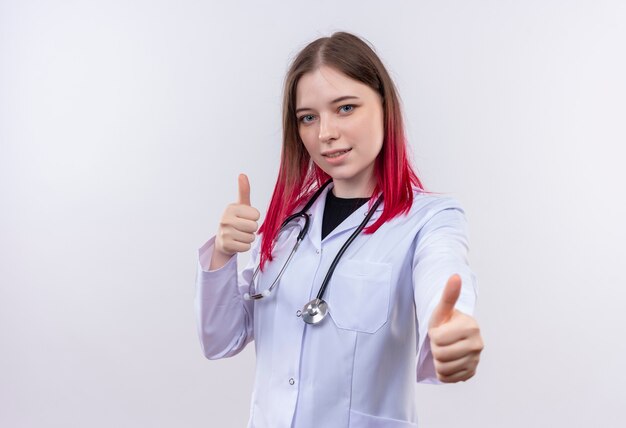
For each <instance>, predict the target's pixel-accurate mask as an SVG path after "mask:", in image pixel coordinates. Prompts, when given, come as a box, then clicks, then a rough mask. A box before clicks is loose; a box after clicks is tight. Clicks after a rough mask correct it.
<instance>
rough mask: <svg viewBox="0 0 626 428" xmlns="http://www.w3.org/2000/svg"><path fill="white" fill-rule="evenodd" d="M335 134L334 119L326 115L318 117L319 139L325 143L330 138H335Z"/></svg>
mask: <svg viewBox="0 0 626 428" xmlns="http://www.w3.org/2000/svg"><path fill="white" fill-rule="evenodd" d="M337 134H338V131H337V126H336V125H335V123H334V121H333V120H332V119H330V118H328V117H325V118H322V117H320V135H319V139H320V141H321V142H323V143H325V142H327V141H330V140H336V139H337V137H338V135H337Z"/></svg>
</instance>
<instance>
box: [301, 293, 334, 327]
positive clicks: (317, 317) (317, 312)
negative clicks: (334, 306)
mask: <svg viewBox="0 0 626 428" xmlns="http://www.w3.org/2000/svg"><path fill="white" fill-rule="evenodd" d="M327 313H328V303H326V302H325V301H324V300H322V299H313V300H311V301H310V302H309V303H307V304H306V305H304V308H303V309H302V319H303V320H304V322H305V323H307V324H317V323H319V322H320V321H322V320H323V319H324V317H325V316H326V314H327Z"/></svg>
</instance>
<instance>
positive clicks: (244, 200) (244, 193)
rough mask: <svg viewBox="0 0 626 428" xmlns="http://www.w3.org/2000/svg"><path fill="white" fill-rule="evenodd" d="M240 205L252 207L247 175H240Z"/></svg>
mask: <svg viewBox="0 0 626 428" xmlns="http://www.w3.org/2000/svg"><path fill="white" fill-rule="evenodd" d="M239 203H240V204H243V205H248V206H250V182H249V181H248V176H247V175H246V174H239Z"/></svg>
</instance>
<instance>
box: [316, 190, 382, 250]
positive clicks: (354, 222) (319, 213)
mask: <svg viewBox="0 0 626 428" xmlns="http://www.w3.org/2000/svg"><path fill="white" fill-rule="evenodd" d="M333 187H334V183H330V184H329V185H328V186H326V188H325V189H324V190H323V191H322V193H321V194H320V195H319V197H318V198H317V199H316V200H315V202H313V205H312V206H311V207H310V208H309V210H308V211H307V213H309V215H310V216H311V220H310V221H311V226H310V230H309V233H307V235H308V238H309V239H310V241H311V243H312V244H313V245H314V246H315V248H317V249H318V250H319V249H321V245H322V242H326V241H328V240H329V239H333V238H334V237H335V236H338V235H340V234H343V233H345V232H347V231H353V230H354V229H356V228H357V227H358V226H359V224H361V222H362V221H363V219H364V218H365V216H366V215H367V212H368V208H369V207H368V205H369V202H366V203H365V204H363V205H361V206H360V207H359V208H357V210H356V211H354V212H353V213H352V214H350V215H349V216H348V217H347V218H346V219H345V220H344V221H343V222H341V224H339V225H338V226H337V227H336V228H335V229H334V230H333V231H332V232H330V233H329V234H328V235H327V236H326V237H325V238H324V240H323V241H322V239H321V238H322V222H323V219H324V207H325V206H326V195H327V194H328V192H330V191H331V189H332V188H333ZM384 205H385V201H384V200H383V201H382V202H381V203H380V205H378V207H377V208H376V211H375V212H374V214H373V215H372V218H370V220H369V222H368V223H367V226H370V225H372V224H373V223H374V222H375V221H376V220H377V219H378V217H380V214H381V213H382V211H383V209H384ZM361 233H363V232H361Z"/></svg>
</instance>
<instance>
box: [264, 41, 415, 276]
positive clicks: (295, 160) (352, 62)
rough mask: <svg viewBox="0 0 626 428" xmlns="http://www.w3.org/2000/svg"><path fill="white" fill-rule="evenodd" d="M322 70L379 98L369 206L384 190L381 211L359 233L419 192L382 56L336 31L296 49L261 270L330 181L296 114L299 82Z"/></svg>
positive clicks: (395, 211) (399, 211) (288, 80)
mask: <svg viewBox="0 0 626 428" xmlns="http://www.w3.org/2000/svg"><path fill="white" fill-rule="evenodd" d="M321 66H328V67H331V68H333V69H335V70H337V71H340V72H342V73H343V74H345V75H346V76H348V77H350V78H352V79H354V80H357V81H359V82H362V83H364V84H366V85H367V86H369V87H370V88H372V89H373V90H375V91H376V92H378V93H379V94H380V95H381V97H382V100H383V114H384V119H383V120H384V140H383V145H382V149H381V151H380V153H379V154H378V157H377V158H376V161H375V164H374V176H375V178H376V186H375V187H374V192H373V194H372V197H371V198H370V201H369V206H370V207H371V206H372V204H373V203H374V200H375V198H374V196H376V195H377V194H378V193H379V192H382V194H383V198H384V208H383V212H382V214H381V216H380V217H379V218H378V220H377V221H375V222H374V223H373V224H372V225H370V226H368V227H366V228H365V229H363V233H365V234H370V233H374V232H375V231H376V230H377V229H378V228H379V227H380V226H381V225H382V224H383V223H385V222H386V221H388V220H391V219H392V218H394V217H396V216H398V215H400V214H402V213H405V212H408V211H409V209H410V208H411V205H412V204H413V187H417V188H418V189H420V190H423V186H422V183H421V182H420V180H419V178H418V177H417V175H416V174H415V172H414V171H413V168H412V167H411V162H410V159H409V158H408V156H407V144H406V139H405V135H404V125H403V120H402V112H401V109H400V100H399V97H398V94H397V92H396V88H395V85H394V83H393V81H392V80H391V78H390V77H389V74H388V73H387V70H386V69H385V67H384V65H383V63H382V62H381V60H380V58H378V56H377V55H376V53H375V52H374V51H373V49H372V48H371V47H370V46H369V45H368V44H367V43H365V42H364V41H363V40H361V39H360V38H359V37H357V36H355V35H352V34H350V33H346V32H336V33H334V34H333V35H331V36H330V37H322V38H319V39H317V40H315V41H313V42H311V43H310V44H309V45H307V46H306V47H305V48H304V49H302V51H300V53H299V54H298V55H297V56H296V58H295V59H294V61H293V63H292V64H291V67H290V68H289V71H288V72H287V75H286V77H285V86H284V92H283V146H282V153H281V159H280V168H279V172H278V179H277V180H276V185H275V186H274V193H273V195H272V199H271V201H270V205H269V208H268V210H267V215H266V217H265V220H264V222H263V224H262V225H261V227H260V229H259V233H262V234H263V235H262V241H261V260H260V266H261V270H263V266H264V264H265V262H266V261H267V260H269V261H272V254H271V253H272V248H273V245H274V239H275V237H276V235H277V233H278V230H279V229H280V226H281V224H282V222H283V220H284V219H285V218H286V217H287V216H288V215H289V214H292V213H293V212H294V211H295V208H297V207H298V206H299V205H301V204H302V205H303V204H304V203H305V202H306V201H307V200H308V199H309V198H310V197H311V195H312V194H313V193H314V192H315V190H317V189H318V188H319V187H320V186H321V185H322V184H324V183H325V182H326V181H327V180H328V179H330V178H331V177H330V176H329V175H328V174H327V173H326V172H324V171H323V170H322V169H321V168H320V167H319V166H317V165H316V164H315V163H314V162H313V161H311V157H310V156H309V154H308V152H307V151H306V149H305V147H304V144H303V142H302V140H301V139H300V135H299V133H298V122H297V117H296V113H295V108H296V88H297V85H298V81H299V80H300V78H301V77H302V76H303V75H304V74H306V73H309V72H312V71H315V70H317V69H318V68H320V67H321Z"/></svg>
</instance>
